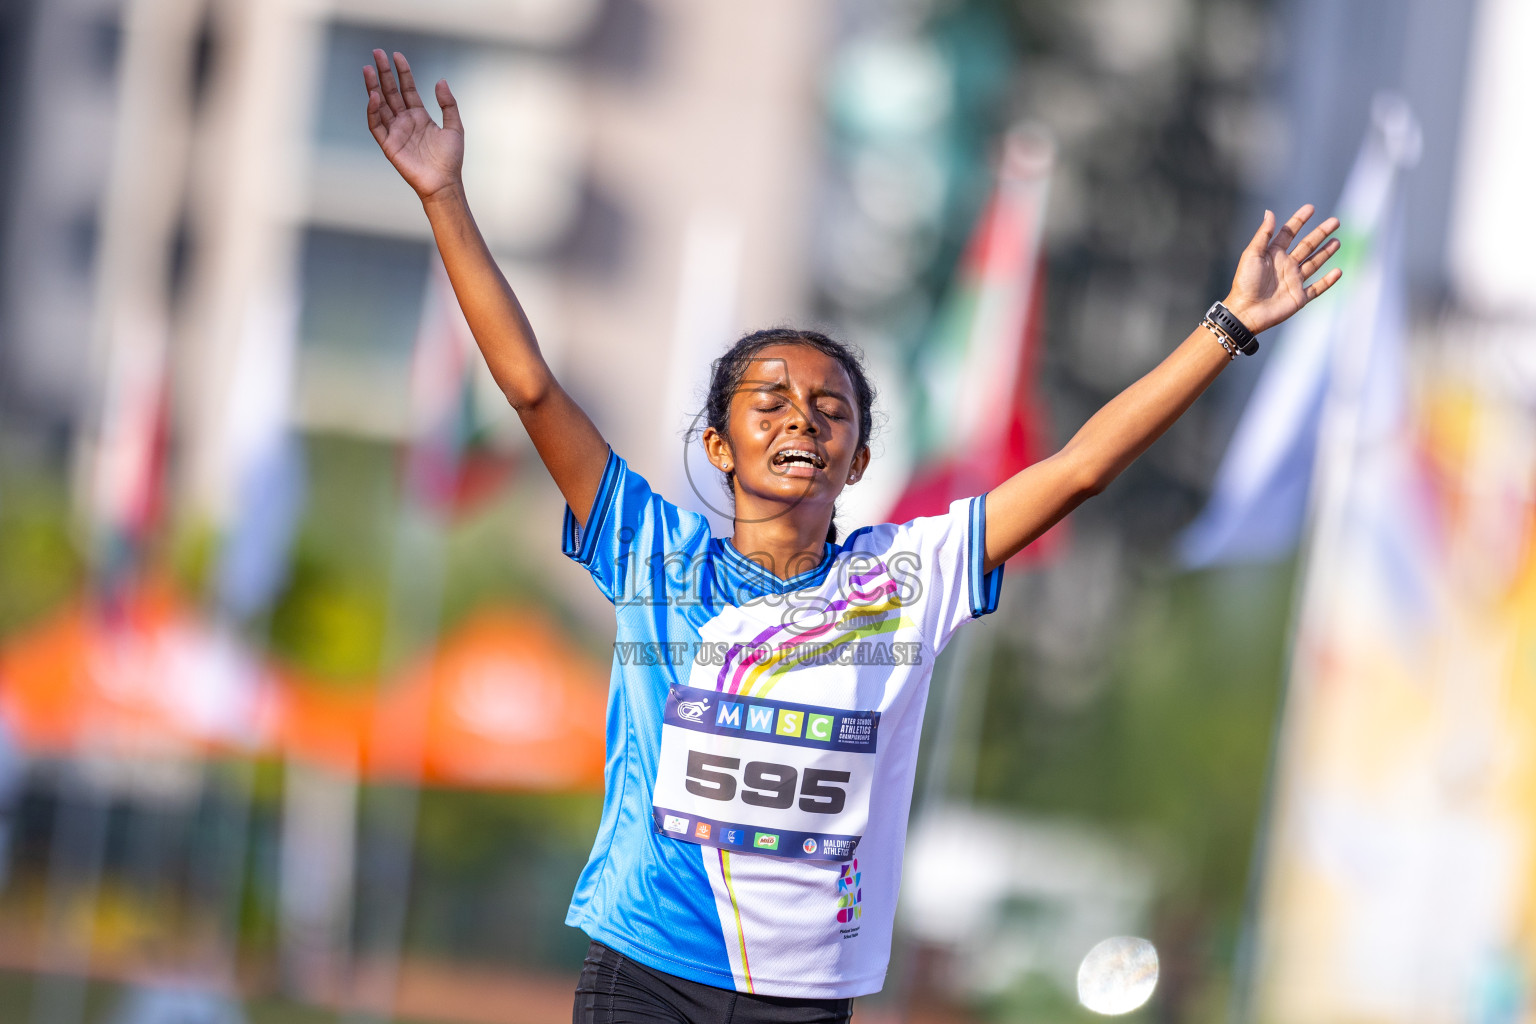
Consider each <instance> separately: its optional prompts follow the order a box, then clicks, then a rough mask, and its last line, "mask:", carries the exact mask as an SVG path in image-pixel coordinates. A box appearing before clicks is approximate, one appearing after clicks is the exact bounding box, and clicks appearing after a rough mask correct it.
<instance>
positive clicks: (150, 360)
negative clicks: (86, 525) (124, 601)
mask: <svg viewBox="0 0 1536 1024" xmlns="http://www.w3.org/2000/svg"><path fill="white" fill-rule="evenodd" d="M138 312H139V313H140V314H142V315H139V316H133V315H132V313H131V311H124V313H123V314H122V315H123V319H124V321H126V322H125V323H123V324H121V325H120V327H119V329H118V330H115V331H114V332H113V335H112V344H111V346H110V349H109V355H108V362H107V376H106V382H105V394H104V397H103V402H102V412H101V421H100V423H99V425H98V433H97V436H96V444H95V448H94V451H93V455H92V459H91V487H90V492H89V494H90V497H89V513H88V514H89V517H90V525H91V532H92V536H93V539H94V543H95V548H96V550H95V556H96V565H95V568H96V572H97V576H98V582H99V584H100V585H101V589H102V591H103V593H105V594H106V595H108V596H109V597H110V596H111V595H115V594H117V593H118V592H119V591H121V590H122V589H123V588H124V587H125V586H126V585H127V584H128V582H129V580H130V579H131V578H132V577H133V575H134V574H135V572H136V570H137V568H138V561H139V553H140V550H141V548H142V546H143V543H144V541H145V539H146V537H147V536H148V534H149V531H150V529H151V528H152V527H153V525H154V523H155V522H156V520H158V518H159V516H160V512H161V494H162V490H163V487H162V485H163V481H164V476H165V447H166V440H167V436H166V435H167V429H166V428H167V422H166V398H167V395H166V331H167V328H166V326H165V324H164V322H163V321H161V320H160V319H158V318H157V317H154V316H152V315H149V314H147V313H144V311H138Z"/></svg>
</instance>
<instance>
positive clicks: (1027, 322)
mask: <svg viewBox="0 0 1536 1024" xmlns="http://www.w3.org/2000/svg"><path fill="white" fill-rule="evenodd" d="M1053 160H1054V149H1053V147H1052V145H1051V143H1050V142H1049V141H1048V140H1046V139H1045V138H1043V137H1042V136H1040V135H1039V134H1037V133H1035V132H1033V131H1032V130H1028V129H1019V130H1015V131H1014V132H1011V133H1010V134H1009V135H1008V137H1007V139H1006V141H1005V143H1004V148H1003V156H1002V160H1001V163H1000V166H999V169H998V180H997V185H996V188H995V189H994V191H993V194H992V197H991V199H990V200H989V201H988V203H987V206H986V208H985V210H984V211H983V213H982V216H981V219H980V221H979V222H978V223H977V225H976V230H975V233H974V234H973V235H972V236H971V240H970V242H969V244H968V245H967V247H966V251H965V255H964V256H963V257H962V262H961V266H960V270H959V274H958V276H957V279H956V281H955V284H954V288H953V291H952V292H951V293H950V295H949V298H948V300H947V301H946V304H945V306H944V308H943V309H942V311H941V312H940V315H939V317H938V321H937V326H936V329H935V332H934V335H933V337H932V338H931V339H930V340H929V341H928V342H927V344H926V345H925V346H924V348H923V350H922V352H921V353H920V355H919V358H918V361H917V366H916V372H915V374H914V377H915V380H914V383H913V389H914V391H915V392H916V395H917V399H918V400H917V414H916V416H915V422H916V429H915V442H916V444H915V452H914V460H913V462H914V465H915V467H916V468H915V470H914V472H913V475H912V478H911V479H910V480H909V481H908V482H907V485H906V488H905V489H904V491H903V492H902V494H901V497H900V498H899V499H897V502H896V505H895V507H894V508H893V509H892V510H891V512H890V513H889V515H888V516H887V518H888V519H890V520H891V521H893V522H904V521H906V520H908V519H913V518H916V517H918V516H927V515H937V514H939V513H942V512H944V511H947V510H948V508H949V504H950V502H952V501H954V500H956V499H958V498H964V497H969V496H971V495H975V494H981V493H983V492H985V491H988V490H990V489H991V488H993V487H996V486H997V485H998V484H1000V483H1002V482H1003V481H1004V480H1006V479H1008V478H1009V477H1010V476H1012V475H1013V474H1014V473H1017V472H1018V471H1019V470H1021V469H1023V468H1024V467H1025V466H1028V465H1030V464H1031V463H1032V462H1035V461H1036V460H1038V459H1039V458H1040V457H1041V456H1042V455H1043V454H1044V450H1045V447H1046V440H1045V428H1044V426H1043V424H1042V420H1043V418H1044V417H1043V415H1042V408H1041V405H1040V401H1039V399H1038V397H1037V396H1036V395H1035V393H1034V378H1035V366H1036V363H1037V361H1038V356H1039V321H1040V307H1041V301H1040V300H1041V293H1042V278H1043V275H1041V274H1040V266H1041V247H1040V238H1041V229H1042V227H1043V226H1044V219H1045V200H1046V192H1047V188H1048V185H1049V182H1050V174H1051V166H1052V162H1053ZM1058 533H1059V531H1052V532H1051V533H1050V534H1047V535H1046V537H1045V538H1042V540H1041V541H1040V542H1037V543H1036V544H1034V545H1031V546H1030V548H1029V549H1028V551H1030V552H1033V553H1036V554H1038V553H1041V551H1042V546H1045V547H1048V546H1049V545H1050V544H1051V543H1052V542H1053V541H1054V538H1055V537H1056V536H1057V535H1058Z"/></svg>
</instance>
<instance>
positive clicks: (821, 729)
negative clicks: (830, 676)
mask: <svg viewBox="0 0 1536 1024" xmlns="http://www.w3.org/2000/svg"><path fill="white" fill-rule="evenodd" d="M879 731H880V713H879V712H878V711H849V710H847V709H846V708H820V707H812V706H810V705H807V704H788V703H785V702H783V701H775V700H764V699H762V698H758V697H741V696H738V695H736V694H732V693H722V692H720V691H718V690H703V689H698V688H697V687H692V686H673V687H672V692H671V693H670V695H668V697H667V709H666V715H665V717H664V719H663V722H662V727H661V755H660V764H659V767H658V769H657V774H656V788H655V795H654V798H653V805H652V807H651V813H652V815H653V817H654V822H653V824H654V828H655V831H657V832H659V833H661V834H663V835H667V836H671V837H672V838H674V839H682V840H685V841H687V842H690V843H699V844H701V845H703V846H718V847H720V848H722V849H728V850H733V851H752V852H755V853H764V854H769V855H771V856H775V857H794V858H799V859H803V860H834V861H842V860H850V859H852V857H853V855H854V850H855V849H857V847H858V845H859V840H860V839H862V838H863V836H864V830H865V827H866V826H867V825H868V824H869V787H870V782H871V780H872V778H873V777H874V768H875V747H876V743H877V741H878V737H879Z"/></svg>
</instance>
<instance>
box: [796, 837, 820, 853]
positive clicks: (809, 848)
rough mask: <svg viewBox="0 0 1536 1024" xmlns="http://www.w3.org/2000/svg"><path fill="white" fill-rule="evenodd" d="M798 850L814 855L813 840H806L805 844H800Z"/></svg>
mask: <svg viewBox="0 0 1536 1024" xmlns="http://www.w3.org/2000/svg"><path fill="white" fill-rule="evenodd" d="M800 849H802V850H804V851H805V852H806V853H815V852H816V840H814V839H807V840H806V841H805V842H803V843H801V844H800Z"/></svg>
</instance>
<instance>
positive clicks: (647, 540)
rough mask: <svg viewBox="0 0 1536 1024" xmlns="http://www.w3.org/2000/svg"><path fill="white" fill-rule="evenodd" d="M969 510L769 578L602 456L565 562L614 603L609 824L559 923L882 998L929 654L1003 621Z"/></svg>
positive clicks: (782, 988) (822, 991)
mask: <svg viewBox="0 0 1536 1024" xmlns="http://www.w3.org/2000/svg"><path fill="white" fill-rule="evenodd" d="M983 500H984V499H983V498H973V499H969V500H963V501H957V502H955V503H954V504H953V505H952V506H950V510H949V512H948V513H947V514H946V515H941V516H934V517H931V518H925V519H916V520H913V521H912V522H910V523H905V524H902V525H883V526H875V527H870V528H866V529H862V530H858V531H856V532H855V533H853V534H852V535H850V536H849V537H848V538H847V540H846V541H845V542H843V543H842V544H840V545H839V544H828V545H827V548H826V552H825V556H824V558H823V559H822V561H821V563H820V564H819V565H817V566H815V567H813V568H808V569H807V571H805V572H803V573H801V574H799V575H797V576H795V577H793V578H792V579H787V580H784V579H780V578H778V577H777V576H775V575H773V574H772V573H770V572H768V571H767V570H766V569H764V568H762V567H761V566H760V565H758V564H757V563H755V562H753V561H751V560H750V559H748V558H747V557H745V556H744V555H743V554H742V553H740V552H738V551H737V550H736V549H735V548H734V547H733V546H732V545H731V543H730V542H729V541H727V540H720V539H718V538H715V537H712V536H711V535H710V530H709V524H708V522H707V521H706V520H705V519H704V518H703V517H702V516H700V515H697V514H695V513H692V512H687V511H684V510H682V509H679V508H678V507H677V506H675V505H672V504H671V503H669V502H667V501H666V500H665V499H663V498H661V497H660V496H659V495H657V494H656V493H654V492H653V491H652V490H651V488H650V486H649V485H648V484H647V483H646V482H645V480H644V479H642V478H641V477H640V476H639V475H638V474H636V473H634V472H632V471H630V469H629V468H628V467H627V466H626V465H625V463H624V460H623V459H621V458H619V457H618V456H617V455H614V454H611V453H610V455H609V457H608V465H607V468H606V469H605V470H604V473H603V479H602V483H601V485H600V486H599V488H598V493H597V498H596V500H595V502H594V504H593V507H592V511H591V514H590V515H589V517H588V518H587V520H586V523H587V525H586V527H585V528H584V529H579V528H578V527H577V526H576V520H575V517H574V516H572V515H571V514H570V511H569V510H567V512H566V519H565V530H564V538H563V547H564V550H565V553H566V554H567V555H569V556H570V557H571V558H573V559H575V560H576V561H577V562H579V563H580V564H581V565H583V566H585V567H586V568H587V570H588V571H589V572H591V574H592V578H593V580H595V581H596V583H597V586H598V588H599V589H600V590H602V592H603V594H604V595H605V596H607V597H608V599H609V600H610V601H612V602H613V605H614V608H615V611H616V614H617V619H618V633H617V640H616V642H615V650H614V661H613V676H612V683H611V688H610V691H609V696H608V753H607V763H606V767H605V769H604V777H605V786H606V794H605V797H604V801H603V815H602V822H601V825H600V826H599V828H598V833H597V841H596V842H595V843H594V845H593V847H592V856H591V859H590V860H589V861H588V862H587V866H586V868H585V870H583V871H582V874H581V878H580V880H579V881H578V882H577V885H576V894H575V896H574V897H573V899H572V901H571V909H570V912H569V913H568V914H567V916H566V923H568V924H570V925H573V926H575V927H578V928H581V929H582V930H583V931H585V932H586V933H587V934H588V935H590V936H591V937H592V938H594V939H596V940H598V941H599V942H602V943H604V944H605V945H607V946H610V947H612V948H613V949H616V950H618V951H619V952H621V953H623V954H624V955H626V956H628V957H631V958H633V959H635V960H637V961H639V962H640V963H642V964H645V965H647V966H649V967H652V968H654V969H656V970H659V971H664V972H666V973H668V974H673V975H677V976H679V977H683V978H688V979H691V980H693V981H698V982H702V983H704V984H708V985H715V986H719V987H722V988H728V989H735V990H738V991H742V992H756V993H759V994H763V995H772V996H798V997H801V998H830V999H841V998H846V997H849V996H858V995H865V994H868V993H870V992H877V991H879V990H880V987H881V986H882V984H883V983H884V980H885V972H886V966H887V964H888V962H889V960H890V947H891V928H892V923H893V921H894V917H895V910H896V895H897V891H898V888H899V885H900V881H901V865H902V853H903V848H904V844H905V839H906V830H907V815H908V811H909V809H910V807H911V802H912V784H913V777H914V774H915V771H916V765H917V747H918V737H919V735H920V733H921V731H922V720H923V707H924V704H925V702H926V700H927V696H928V683H929V679H930V677H931V675H932V672H933V663H934V660H935V658H936V656H937V655H938V652H939V651H940V650H942V649H943V647H944V645H945V644H946V643H947V642H948V641H949V638H950V637H951V636H952V635H953V634H954V632H955V630H956V629H958V628H959V627H960V625H961V624H962V623H965V622H967V621H969V620H970V619H972V618H975V617H977V616H980V615H983V614H985V613H987V612H990V611H992V610H993V609H995V608H996V606H997V597H998V589H999V587H1000V585H1001V583H1002V569H1001V568H998V569H996V570H994V571H993V572H991V573H988V574H986V575H983V574H982V571H981V570H982V562H983V551H984V534H983V530H984V522H985V520H984V518H983Z"/></svg>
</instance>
